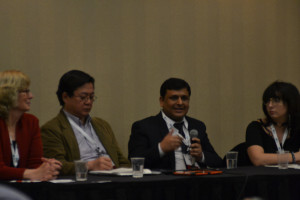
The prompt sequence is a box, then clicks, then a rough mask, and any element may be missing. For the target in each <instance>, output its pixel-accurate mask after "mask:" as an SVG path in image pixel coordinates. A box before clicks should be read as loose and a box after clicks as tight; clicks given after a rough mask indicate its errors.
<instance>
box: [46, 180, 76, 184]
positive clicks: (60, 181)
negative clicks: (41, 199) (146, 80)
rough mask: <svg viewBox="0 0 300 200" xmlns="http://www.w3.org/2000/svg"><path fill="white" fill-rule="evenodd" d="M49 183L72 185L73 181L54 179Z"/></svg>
mask: <svg viewBox="0 0 300 200" xmlns="http://www.w3.org/2000/svg"><path fill="white" fill-rule="evenodd" d="M49 182H51V183H72V182H75V181H74V180H72V179H55V180H51V181H49Z"/></svg>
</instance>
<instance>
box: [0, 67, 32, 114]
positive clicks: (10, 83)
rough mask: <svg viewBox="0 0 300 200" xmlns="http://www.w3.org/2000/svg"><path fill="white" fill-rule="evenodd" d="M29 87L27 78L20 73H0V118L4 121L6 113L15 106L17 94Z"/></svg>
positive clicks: (10, 71)
mask: <svg viewBox="0 0 300 200" xmlns="http://www.w3.org/2000/svg"><path fill="white" fill-rule="evenodd" d="M29 85H30V79H29V77H28V76H27V75H26V74H24V73H23V72H21V71H17V70H8V71H4V72H0V117H1V118H4V119H6V118H7V117H8V112H9V110H10V109H11V108H13V107H15V106H16V104H17V99H18V95H19V92H20V91H22V90H25V89H27V88H28V87H29Z"/></svg>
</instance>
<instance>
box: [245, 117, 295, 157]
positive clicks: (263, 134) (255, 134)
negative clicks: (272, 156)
mask: <svg viewBox="0 0 300 200" xmlns="http://www.w3.org/2000/svg"><path fill="white" fill-rule="evenodd" d="M252 145H259V146H261V147H262V148H263V149H264V152H265V153H276V151H278V149H277V146H276V143H275V140H274V138H273V135H272V132H271V131H269V130H268V128H267V127H266V125H265V124H264V123H263V122H262V120H258V121H253V122H251V123H250V124H249V125H248V127H247V132H246V146H247V148H248V147H250V146H252ZM299 148H300V137H299V134H289V135H288V136H287V138H286V140H285V142H284V145H283V149H284V150H287V151H293V152H298V151H299Z"/></svg>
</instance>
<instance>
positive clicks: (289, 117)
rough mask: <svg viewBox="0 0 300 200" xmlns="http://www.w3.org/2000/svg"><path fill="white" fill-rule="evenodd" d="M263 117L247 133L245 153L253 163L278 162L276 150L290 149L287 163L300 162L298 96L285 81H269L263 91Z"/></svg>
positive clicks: (251, 124) (299, 103)
mask: <svg viewBox="0 0 300 200" xmlns="http://www.w3.org/2000/svg"><path fill="white" fill-rule="evenodd" d="M262 107H263V111H264V113H265V118H264V119H259V120H257V121H253V122H251V123H250V124H249V125H248V128H247V132H246V145H247V152H248V155H249V158H250V160H251V162H252V163H253V164H254V165H256V166H260V165H267V164H277V155H276V151H281V150H288V151H290V152H291V154H290V158H289V162H290V163H295V162H300V152H299V147H300V95H299V91H298V89H297V88H296V87H295V86H294V85H292V84H290V83H286V82H279V81H276V82H274V83H272V84H271V85H270V86H269V87H268V88H267V89H266V90H265V92H264V94H263V104H262Z"/></svg>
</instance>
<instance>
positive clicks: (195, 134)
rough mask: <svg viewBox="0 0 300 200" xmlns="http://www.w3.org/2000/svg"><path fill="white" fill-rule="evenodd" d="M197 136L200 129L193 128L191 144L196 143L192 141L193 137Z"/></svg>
mask: <svg viewBox="0 0 300 200" xmlns="http://www.w3.org/2000/svg"><path fill="white" fill-rule="evenodd" d="M196 137H198V131H197V130H196V129H192V130H191V131H190V139H191V144H193V143H195V142H194V141H192V139H193V138H196Z"/></svg>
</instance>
